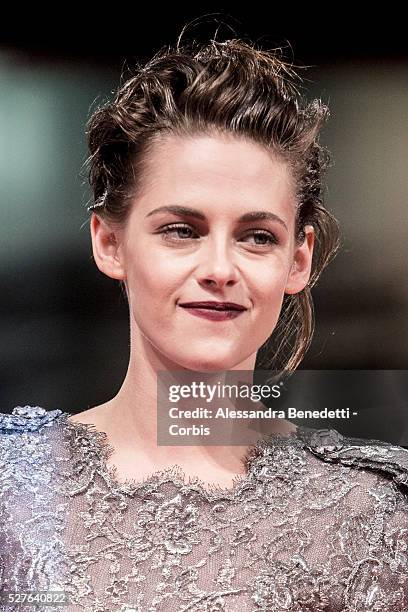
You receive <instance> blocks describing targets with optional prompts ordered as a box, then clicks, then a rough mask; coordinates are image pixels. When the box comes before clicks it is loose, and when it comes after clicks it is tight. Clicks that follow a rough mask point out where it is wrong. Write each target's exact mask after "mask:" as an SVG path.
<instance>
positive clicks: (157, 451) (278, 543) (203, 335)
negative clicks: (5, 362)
mask: <svg viewBox="0 0 408 612" xmlns="http://www.w3.org/2000/svg"><path fill="white" fill-rule="evenodd" d="M295 77H296V74H295V73H294V71H293V70H292V68H291V67H289V65H288V64H286V63H285V62H283V61H282V60H281V59H280V58H279V57H278V55H277V54H276V53H275V52H271V51H270V52H267V51H260V50H258V49H256V48H255V47H253V46H251V45H250V44H248V43H244V42H243V41H240V40H237V39H234V40H228V41H225V42H217V41H211V42H210V43H209V44H208V45H203V46H201V47H198V48H197V47H194V46H191V47H188V46H185V47H183V48H182V47H181V46H180V45H178V46H177V47H176V48H175V49H168V50H166V51H162V52H160V53H158V54H157V55H156V56H155V57H153V58H152V60H151V61H149V62H148V63H147V64H146V65H145V66H142V67H139V68H138V70H137V71H136V74H135V75H134V76H133V77H132V78H130V79H129V80H128V81H127V82H125V83H124V84H123V85H122V86H121V87H120V88H119V90H118V92H117V95H116V97H115V100H114V101H113V102H112V103H109V104H107V105H105V106H104V107H102V108H100V109H98V110H97V111H96V112H95V113H94V115H93V116H92V117H91V119H90V121H89V124H88V136H89V149H90V157H89V162H90V173H89V177H90V183H91V186H92V188H93V193H94V198H95V203H94V204H93V205H92V206H90V210H92V211H93V212H92V216H91V220H90V229H91V236H92V249H93V255H94V259H95V263H96V265H97V266H98V268H99V270H101V271H102V272H103V273H104V274H106V275H107V276H109V277H111V278H114V279H117V280H119V281H120V283H122V284H123V286H124V288H125V290H126V295H127V298H128V302H129V313H130V340H131V341H130V360H129V367H128V370H127V373H126V377H125V380H124V382H123V384H122V386H121V388H120V390H119V392H118V393H117V394H116V395H115V397H113V398H112V399H111V400H109V401H107V402H106V403H104V404H102V405H100V406H96V407H93V408H91V409H89V410H85V411H83V412H80V413H79V414H72V415H71V414H69V413H65V412H61V411H60V410H54V411H51V412H46V411H45V410H44V409H43V408H41V407H38V406H25V407H20V406H18V407H16V408H14V410H13V414H12V415H5V414H3V415H1V421H0V423H1V431H2V435H1V436H0V441H1V445H0V448H1V454H0V457H1V462H2V473H1V476H0V479H1V480H0V482H1V489H0V490H1V492H2V498H1V499H2V515H1V523H0V526H1V529H0V534H1V543H2V552H1V559H2V574H1V586H2V589H3V591H7V592H9V591H11V592H12V593H13V592H15V591H24V590H36V591H38V590H43V591H47V592H49V593H50V592H55V591H61V592H63V594H64V595H62V597H67V598H68V599H69V604H68V607H67V609H68V610H89V611H92V612H96V611H98V612H102V611H105V610H106V611H108V610H109V611H111V610H137V611H140V612H141V611H147V610H149V611H153V610H178V611H182V610H183V611H184V610H207V611H209V610H211V611H215V610H239V611H241V610H270V611H273V612H279V611H281V610H282V611H283V610H286V611H287V610H290V611H298V612H300V611H302V612H303V611H306V610H307V611H313V612H320V611H329V610H330V611H331V612H333V611H340V610H341V611H342V612H343V611H350V612H351V611H355V612H357V611H358V612H362V611H365V610H384V611H385V610H387V612H389V611H391V610H392V611H398V610H399V611H402V610H406V609H408V557H407V552H406V551H407V545H408V536H407V534H408V520H407V518H408V515H407V486H408V459H407V451H406V450H404V449H403V448H401V447H398V446H392V445H390V444H388V443H385V442H381V441H378V440H362V439H356V438H346V437H343V436H341V434H340V433H338V432H337V431H335V430H324V429H320V430H318V429H313V428H308V427H295V426H294V425H293V424H292V423H290V422H289V421H286V420H282V419H272V421H271V428H270V433H271V435H270V436H268V437H267V439H265V440H263V441H261V440H260V441H259V442H257V443H255V444H237V443H236V440H237V438H234V436H235V434H236V430H235V429H234V425H233V424H231V425H230V430H229V432H228V436H227V437H226V443H225V444H222V445H207V446H205V445H203V444H201V443H197V440H195V439H194V440H192V441H190V442H189V445H188V446H185V445H183V444H180V445H177V444H175V445H174V444H173V445H170V444H168V445H166V446H162V445H159V444H158V440H157V427H158V425H159V423H158V419H157V407H158V406H157V404H158V381H159V379H160V372H165V373H170V374H171V378H172V380H173V381H179V380H181V378H182V375H185V374H186V373H187V374H188V375H191V377H192V378H195V377H197V378H198V374H199V373H202V374H203V375H204V377H205V380H206V382H207V383H208V382H215V381H219V380H220V373H221V378H222V380H225V377H226V373H227V372H234V370H237V371H251V370H254V368H255V364H256V360H257V357H258V358H259V360H260V364H258V365H261V366H263V367H265V366H266V367H268V368H271V367H274V368H275V369H278V370H280V371H283V372H286V373H288V372H289V373H290V372H293V371H294V370H295V368H296V367H297V366H298V364H299V363H300V361H301V359H302V357H303V355H304V353H305V351H306V350H307V347H308V345H309V343H310V340H311V336H312V331H313V320H312V313H313V311H312V301H311V294H310V288H311V287H312V285H313V284H314V283H315V282H316V280H317V278H318V277H319V275H320V273H321V271H322V270H323V268H324V267H325V266H326V264H327V263H328V261H329V260H330V258H331V257H332V256H333V255H334V253H335V251H336V249H337V247H338V229H337V223H336V220H335V219H334V218H333V217H332V215H331V214H330V213H329V212H328V211H327V210H326V209H325V208H324V206H323V204H322V199H321V193H322V176H323V171H324V169H325V168H326V167H327V163H328V159H329V156H328V153H327V151H326V150H325V149H324V148H323V147H322V146H321V145H320V144H319V141H318V138H319V130H320V128H321V126H322V124H323V122H324V120H325V118H326V117H327V115H328V109H327V107H326V106H324V105H323V104H322V103H321V102H320V101H319V100H313V101H312V102H310V103H306V102H305V101H304V100H302V99H301V97H300V95H299V92H298V91H297V89H296V87H295V84H294V82H295ZM203 302H204V304H203ZM220 310H221V311H220ZM290 340H293V347H292V349H291V350H289V349H288V346H290V343H289V341H290ZM178 373H179V374H178ZM182 406H183V407H184V408H188V407H191V402H190V401H189V400H185V401H184V402H183V404H182ZM9 596H10V595H9ZM13 601H15V600H13ZM53 601H54V604H55V600H53ZM8 605H9V606H11V605H15V604H14V603H13V604H12V602H11V600H10V599H9V600H8ZM8 609H14V608H13V607H10V608H8ZM47 609H51V608H47ZM55 609H59V608H58V607H56V608H55Z"/></svg>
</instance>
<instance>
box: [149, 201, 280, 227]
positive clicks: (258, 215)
mask: <svg viewBox="0 0 408 612" xmlns="http://www.w3.org/2000/svg"><path fill="white" fill-rule="evenodd" d="M161 212H169V213H174V214H175V215H179V216H184V217H193V218H194V219H199V220H200V221H206V216H205V214H204V213H202V212H201V211H199V210H197V209H196V208H188V207H187V206H179V205H177V204H173V205H169V206H160V207H159V208H155V209H154V210H151V211H150V212H149V213H148V214H147V215H146V217H150V216H151V215H156V214H158V213H161ZM264 219H266V220H270V221H277V222H278V223H280V224H281V225H283V227H284V228H285V229H286V230H287V229H288V227H287V225H286V223H285V221H284V220H283V219H281V218H280V217H279V216H278V215H276V214H275V213H272V212H269V211H267V210H253V211H251V212H247V213H245V214H244V215H241V216H240V217H239V219H238V221H239V222H240V223H248V222H249V221H260V220H264Z"/></svg>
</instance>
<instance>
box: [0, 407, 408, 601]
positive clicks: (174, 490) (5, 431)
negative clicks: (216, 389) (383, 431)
mask: <svg viewBox="0 0 408 612" xmlns="http://www.w3.org/2000/svg"><path fill="white" fill-rule="evenodd" d="M69 416H70V414H69V413H66V412H62V411H61V410H53V411H50V412H47V411H45V410H44V409H43V408H41V407H39V406H31V407H30V406H24V407H21V406H18V407H16V408H14V410H13V413H12V414H11V415H7V414H2V413H0V590H8V591H23V590H47V591H64V592H65V593H67V596H68V597H69V600H70V603H69V605H68V606H65V607H64V608H61V607H52V606H50V607H47V608H44V610H47V611H48V612H54V611H55V612H56V611H57V610H58V611H59V612H61V610H62V609H63V610H66V611H67V612H74V611H75V612H76V611H80V610H84V611H86V612H113V611H114V612H124V611H125V610H127V611H128V612H131V611H134V612H156V611H157V612H159V611H160V612H162V611H166V612H167V611H169V612H172V611H177V612H185V611H194V612H199V611H206V612H210V611H211V612H218V611H223V610H226V611H236V612H242V611H243V610H249V611H254V612H255V611H269V612H284V611H285V612H366V611H367V612H371V611H372V612H379V611H382V612H391V611H392V612H403V611H406V610H408V459H407V457H408V451H407V450H406V449H403V448H401V447H399V446H394V445H391V444H388V443H386V442H381V441H378V440H364V439H358V438H348V437H346V436H342V435H341V434H340V433H339V432H337V431H336V430H334V429H321V430H316V429H313V428H308V427H299V428H298V429H297V431H296V432H292V433H291V434H290V435H288V436H283V435H279V434H276V435H274V436H270V437H269V438H268V439H266V440H263V441H260V442H259V443H258V444H257V445H256V446H255V447H253V449H252V450H251V452H250V453H249V454H248V456H247V458H246V473H245V474H244V475H243V476H242V477H240V478H237V479H236V481H235V482H234V484H233V486H232V487H230V488H221V487H208V486H206V485H204V483H202V482H200V481H199V480H198V479H195V480H194V479H193V480H187V479H186V477H185V475H184V474H183V472H182V470H181V469H180V468H178V467H177V466H174V467H171V468H169V469H168V470H164V471H162V472H156V473H155V474H152V475H151V476H150V477H148V478H146V479H145V480H140V481H138V480H136V479H133V480H127V481H125V482H124V483H120V482H119V481H118V479H117V477H116V472H115V469H114V468H110V467H109V468H108V467H107V459H108V458H109V456H110V454H111V453H112V451H113V449H112V448H111V447H110V446H109V445H108V443H107V438H106V434H104V433H103V432H99V431H97V430H96V429H95V428H94V427H93V426H92V425H84V424H81V423H74V422H72V421H68V417H69ZM4 609H5V610H7V611H9V610H10V611H11V610H13V609H15V610H22V609H23V610H30V611H31V610H32V611H34V610H36V611H37V612H38V610H39V609H41V608H38V607H33V606H32V607H31V608H30V607H29V606H26V607H24V608H21V607H17V606H14V607H13V605H11V604H10V605H7V606H6V607H5V608H4Z"/></svg>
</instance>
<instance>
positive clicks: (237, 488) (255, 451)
mask: <svg viewBox="0 0 408 612" xmlns="http://www.w3.org/2000/svg"><path fill="white" fill-rule="evenodd" d="M71 416H73V415H72V414H71V413H69V412H63V413H62V414H61V415H60V416H59V417H57V420H58V421H59V422H62V423H63V424H64V425H65V426H66V427H68V429H69V430H70V431H71V432H72V433H73V434H74V438H73V441H74V446H75V448H76V449H78V450H79V452H80V451H81V449H83V444H82V442H81V439H82V441H83V437H85V438H86V439H87V441H90V442H91V445H92V446H93V449H94V450H95V451H96V455H97V462H98V467H99V470H100V473H101V475H102V476H103V477H104V479H105V481H106V482H107V484H108V486H109V488H110V489H111V490H114V491H115V492H119V493H124V494H126V495H128V496H129V495H134V494H136V493H137V492H138V491H140V490H145V489H146V488H152V487H156V486H158V485H161V484H165V483H169V482H170V483H172V484H174V485H175V486H176V487H177V488H179V489H182V490H183V491H187V490H190V491H191V490H193V491H195V492H197V493H199V494H201V495H202V496H203V497H205V498H207V499H218V498H230V499H232V498H235V497H236V496H237V495H238V496H239V493H240V492H241V491H242V490H243V489H244V488H245V487H246V486H248V485H251V484H254V482H255V480H254V464H255V463H256V459H257V458H258V457H260V456H262V455H263V454H264V452H265V449H266V448H267V447H268V446H270V444H271V443H272V442H273V444H281V443H284V444H285V443H289V442H301V436H300V434H301V429H302V427H301V426H299V425H298V426H297V429H296V430H293V431H291V432H289V433H287V434H283V433H272V434H268V435H267V436H265V438H260V439H259V440H258V442H256V443H255V444H253V445H251V446H249V447H248V450H247V453H246V455H245V456H244V457H243V458H242V464H243V465H244V467H245V472H244V473H243V474H239V475H237V476H235V477H234V479H233V482H232V485H231V486H229V487H223V486H221V485H218V484H216V483H214V484H213V483H207V482H204V481H202V480H200V478H198V476H193V477H188V476H187V475H186V474H185V472H184V470H183V469H182V468H181V467H180V466H179V465H177V464H175V465H172V466H170V467H168V468H165V469H163V470H157V471H154V472H152V473H150V474H148V475H147V476H146V477H145V478H143V479H137V478H125V479H124V480H122V479H121V480H119V479H118V476H117V468H116V466H115V465H108V464H107V461H108V459H109V458H110V456H111V455H112V453H114V451H115V448H114V447H113V446H111V445H110V444H109V443H108V436H107V434H106V432H104V431H100V430H98V429H97V428H96V426H95V425H94V424H92V423H80V422H77V421H70V420H68V419H69V417H71Z"/></svg>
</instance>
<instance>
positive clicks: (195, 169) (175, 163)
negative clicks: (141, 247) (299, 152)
mask: <svg viewBox="0 0 408 612" xmlns="http://www.w3.org/2000/svg"><path fill="white" fill-rule="evenodd" d="M146 163H147V168H146V169H147V173H146V174H145V180H144V189H143V196H142V198H141V199H140V200H139V202H138V208H139V207H141V208H143V211H144V212H148V209H149V208H151V207H152V206H153V202H152V201H151V200H154V205H155V206H158V205H160V204H164V205H165V204H172V203H179V204H182V203H185V204H187V202H188V203H189V204H190V205H194V202H196V204H197V206H198V205H199V206H200V207H204V208H205V209H206V210H207V211H208V212H211V209H214V212H215V211H217V213H218V214H222V213H224V214H225V215H228V214H229V213H230V212H231V211H234V210H235V211H236V212H237V213H238V212H245V210H246V209H248V208H251V209H253V208H256V209H259V208H262V207H263V208H265V209H271V210H277V209H279V210H280V212H281V213H283V212H286V214H287V215H289V217H290V216H291V214H294V212H295V201H294V188H293V184H292V175H291V172H290V170H289V168H288V166H287V164H286V163H285V162H283V161H282V160H279V159H278V158H277V157H276V156H274V155H273V154H272V152H271V151H268V150H266V148H264V147H262V146H260V145H259V144H257V143H255V142H253V141H251V140H249V139H246V138H243V137H236V136H233V135H231V136H229V135H222V136H221V135H216V136H207V135H200V136H191V137H180V136H174V135H171V136H166V137H165V138H164V139H163V140H162V141H159V142H156V143H155V144H154V145H153V147H152V149H151V152H150V154H149V156H148V158H147V160H146ZM170 200H171V201H170Z"/></svg>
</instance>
